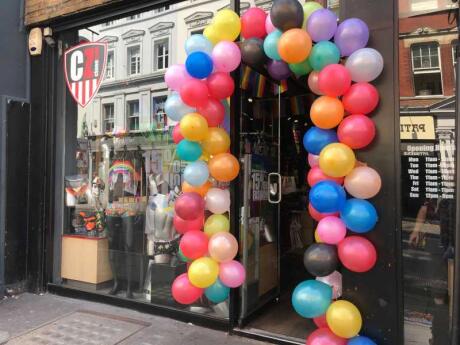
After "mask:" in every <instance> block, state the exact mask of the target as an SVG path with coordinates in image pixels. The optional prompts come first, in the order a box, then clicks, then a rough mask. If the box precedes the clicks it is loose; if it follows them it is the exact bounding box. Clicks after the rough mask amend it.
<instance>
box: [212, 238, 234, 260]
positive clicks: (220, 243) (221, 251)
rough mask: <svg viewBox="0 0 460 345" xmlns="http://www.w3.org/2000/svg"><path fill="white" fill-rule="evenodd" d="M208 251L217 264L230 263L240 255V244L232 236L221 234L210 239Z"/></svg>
mask: <svg viewBox="0 0 460 345" xmlns="http://www.w3.org/2000/svg"><path fill="white" fill-rule="evenodd" d="M208 251H209V255H210V256H211V257H212V258H213V259H214V260H216V261H217V262H221V263H222V262H229V261H232V260H233V259H234V258H235V256H236V254H237V253H238V242H237V240H236V238H235V236H233V235H232V234H230V233H228V232H220V233H217V234H215V235H213V236H212V237H211V238H210V239H209V244H208Z"/></svg>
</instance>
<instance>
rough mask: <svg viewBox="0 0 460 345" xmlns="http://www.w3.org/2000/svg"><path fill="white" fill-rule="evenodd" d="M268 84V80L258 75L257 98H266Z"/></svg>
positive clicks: (256, 83)
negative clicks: (266, 85)
mask: <svg viewBox="0 0 460 345" xmlns="http://www.w3.org/2000/svg"><path fill="white" fill-rule="evenodd" d="M266 83H267V78H265V77H264V76H263V75H262V74H259V73H257V75H256V80H255V85H256V88H255V90H256V97H258V98H260V97H263V96H264V93H265V84H266Z"/></svg>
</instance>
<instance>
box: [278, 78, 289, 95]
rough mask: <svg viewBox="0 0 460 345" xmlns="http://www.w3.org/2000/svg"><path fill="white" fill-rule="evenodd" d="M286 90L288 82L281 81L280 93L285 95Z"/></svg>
mask: <svg viewBox="0 0 460 345" xmlns="http://www.w3.org/2000/svg"><path fill="white" fill-rule="evenodd" d="M287 90H288V82H287V80H281V83H280V93H285V92H286V91H287Z"/></svg>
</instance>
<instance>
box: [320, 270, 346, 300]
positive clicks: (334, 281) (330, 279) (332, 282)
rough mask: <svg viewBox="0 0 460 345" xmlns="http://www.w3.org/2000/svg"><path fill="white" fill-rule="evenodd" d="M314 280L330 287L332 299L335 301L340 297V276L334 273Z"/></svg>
mask: <svg viewBox="0 0 460 345" xmlns="http://www.w3.org/2000/svg"><path fill="white" fill-rule="evenodd" d="M316 280H318V281H320V282H322V283H324V284H327V285H329V286H330V287H332V298H333V299H337V298H340V297H341V296H342V290H343V288H342V274H341V273H340V272H337V271H334V272H332V273H331V274H329V275H328V276H325V277H317V278H316Z"/></svg>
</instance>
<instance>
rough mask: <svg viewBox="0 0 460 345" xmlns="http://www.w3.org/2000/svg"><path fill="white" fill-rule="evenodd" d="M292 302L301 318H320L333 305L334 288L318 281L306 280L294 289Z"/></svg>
mask: <svg viewBox="0 0 460 345" xmlns="http://www.w3.org/2000/svg"><path fill="white" fill-rule="evenodd" d="M291 301H292V306H293V307H294V309H295V311H296V312H297V314H299V315H300V316H302V317H305V318H310V319H311V318H314V317H318V316H321V315H323V314H325V313H326V311H327V309H328V308H329V306H330V305H331V303H332V288H331V287H330V286H329V285H327V284H324V283H322V282H320V281H317V280H305V281H303V282H302V283H300V284H299V285H297V287H296V288H295V289H294V292H293V293H292V300H291Z"/></svg>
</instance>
